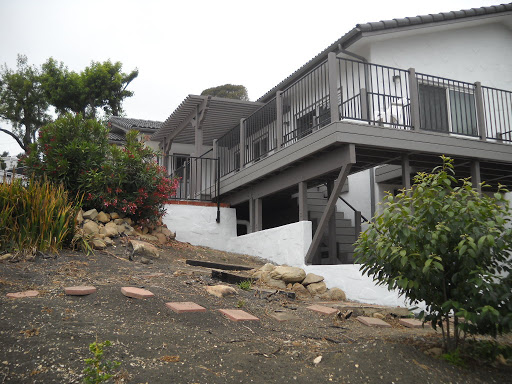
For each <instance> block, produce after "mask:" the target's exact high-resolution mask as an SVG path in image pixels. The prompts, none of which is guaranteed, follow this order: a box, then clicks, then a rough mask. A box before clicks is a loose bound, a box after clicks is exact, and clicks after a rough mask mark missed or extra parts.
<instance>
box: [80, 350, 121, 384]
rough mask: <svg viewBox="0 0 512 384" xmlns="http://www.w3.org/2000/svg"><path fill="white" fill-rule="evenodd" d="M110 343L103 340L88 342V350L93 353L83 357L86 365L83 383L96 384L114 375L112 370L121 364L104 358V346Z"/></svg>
mask: <svg viewBox="0 0 512 384" xmlns="http://www.w3.org/2000/svg"><path fill="white" fill-rule="evenodd" d="M110 345H112V343H111V342H110V341H109V340H105V341H104V342H103V343H97V342H94V343H91V344H89V351H91V353H92V354H93V357H92V358H89V359H85V364H86V367H85V369H84V374H85V376H84V380H83V381H84V383H85V384H96V383H102V382H105V381H107V380H109V379H110V378H112V377H113V376H114V372H113V371H114V370H115V369H116V368H117V367H119V366H120V365H121V363H120V362H119V361H109V360H104V358H103V354H104V351H103V350H104V349H105V347H109V346H110Z"/></svg>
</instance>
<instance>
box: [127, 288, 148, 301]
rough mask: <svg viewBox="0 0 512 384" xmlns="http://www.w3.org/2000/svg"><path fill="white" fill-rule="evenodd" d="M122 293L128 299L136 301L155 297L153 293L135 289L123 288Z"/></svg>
mask: <svg viewBox="0 0 512 384" xmlns="http://www.w3.org/2000/svg"><path fill="white" fill-rule="evenodd" d="M121 293H122V294H123V295H125V296H127V297H131V298H134V299H147V298H150V297H153V296H155V295H154V294H153V292H150V291H148V290H147V289H142V288H135V287H122V288H121Z"/></svg>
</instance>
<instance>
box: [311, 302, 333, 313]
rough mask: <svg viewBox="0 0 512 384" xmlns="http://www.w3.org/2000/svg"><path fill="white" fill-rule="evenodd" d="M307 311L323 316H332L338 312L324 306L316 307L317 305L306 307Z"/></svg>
mask: <svg viewBox="0 0 512 384" xmlns="http://www.w3.org/2000/svg"><path fill="white" fill-rule="evenodd" d="M306 309H310V310H312V311H315V312H318V313H321V314H322V315H332V314H334V313H336V312H338V310H337V309H335V308H332V307H326V306H323V305H316V304H315V305H310V306H309V307H306Z"/></svg>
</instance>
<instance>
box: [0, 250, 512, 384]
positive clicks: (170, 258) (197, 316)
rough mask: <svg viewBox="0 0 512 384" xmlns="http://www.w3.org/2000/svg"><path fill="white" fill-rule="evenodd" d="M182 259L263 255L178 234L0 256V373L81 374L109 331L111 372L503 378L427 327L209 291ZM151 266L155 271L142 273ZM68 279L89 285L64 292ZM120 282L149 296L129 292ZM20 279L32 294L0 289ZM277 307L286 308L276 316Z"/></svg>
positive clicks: (169, 376) (0, 379)
mask: <svg viewBox="0 0 512 384" xmlns="http://www.w3.org/2000/svg"><path fill="white" fill-rule="evenodd" d="M47 256H51V255H47ZM186 259H195V260H208V261H217V262H222V263H232V264H243V265H250V266H259V265H262V264H263V263H264V262H263V261H262V260H259V259H256V258H252V257H248V256H240V255H234V254H229V253H224V252H219V251H213V250H211V249H208V248H202V247H193V246H190V245H188V244H183V243H179V242H170V243H169V244H168V245H167V246H165V247H163V251H162V257H161V258H160V259H158V260H155V262H154V263H153V264H150V265H146V264H141V263H139V262H136V261H128V260H127V257H126V247H124V246H123V245H121V244H118V245H117V247H116V248H115V249H113V248H109V251H108V252H104V251H96V253H95V255H89V256H86V255H84V254H81V253H78V252H70V251H66V252H62V253H61V254H60V255H59V256H57V257H55V258H53V257H50V258H44V257H41V256H39V257H38V258H37V259H36V260H35V261H33V262H20V263H9V262H3V263H0V271H1V274H0V295H1V297H0V345H1V348H0V383H79V382H81V381H82V378H83V374H82V370H83V369H84V367H85V365H84V359H85V358H88V357H91V355H90V352H89V350H88V346H89V344H90V343H91V342H93V341H95V340H97V341H100V342H101V341H105V340H110V341H112V345H111V346H110V347H109V348H108V349H107V351H106V354H105V358H106V359H107V360H117V361H120V362H121V366H120V372H119V373H118V375H117V376H116V382H125V383H239V382H244V383H248V382H251V383H278V382H279V383H288V382H297V383H324V382H335V383H507V382H508V383H512V367H510V366H505V365H500V364H472V365H471V366H469V367H465V368H461V367H457V366H453V365H451V364H449V363H448V362H446V361H444V360H442V359H438V358H434V357H431V356H429V355H427V354H425V353H424V351H425V350H427V349H429V348H432V347H435V346H440V345H441V337H440V335H439V334H438V333H436V332H434V331H433V330H432V329H415V330H412V329H408V328H404V327H402V326H401V325H399V324H398V321H397V320H396V319H392V318H388V319H387V321H388V322H390V323H391V324H392V325H393V327H392V328H389V329H376V328H368V327H366V326H364V325H362V324H361V323H360V322H359V321H357V320H355V317H356V316H352V317H351V318H350V319H348V320H346V321H341V320H339V319H338V318H337V317H336V316H335V315H330V316H326V315H320V314H318V313H315V312H312V311H310V310H308V309H306V307H307V306H308V305H311V304H312V302H311V301H300V300H297V299H295V300H292V299H286V298H284V297H283V296H279V295H269V294H268V293H263V294H256V292H255V291H243V290H240V289H239V288H237V291H238V294H237V295H236V296H234V297H227V298H222V299H221V298H217V297H214V296H212V295H210V294H208V293H206V290H205V286H207V285H211V284H217V283H219V282H218V281H214V280H212V279H211V278H210V270H209V269H207V268H201V267H191V266H188V265H186V264H185V260H186ZM153 273H163V275H161V276H156V277H149V276H147V275H150V274H153ZM76 285H94V286H95V287H96V288H97V289H98V290H97V292H96V293H94V294H91V295H88V296H81V297H78V296H66V295H65V294H64V291H63V288H64V287H67V286H76ZM123 286H134V287H139V288H145V289H148V290H150V291H151V292H153V293H154V294H155V297H153V298H150V299H145V300H137V299H130V298H127V297H125V296H123V295H122V294H121V291H120V288H121V287H123ZM234 287H236V286H234ZM29 289H36V290H38V291H40V295H39V296H38V297H33V298H23V299H8V298H7V297H6V294H7V293H9V292H18V291H23V290H29ZM171 301H193V302H195V303H197V304H200V305H202V306H204V307H206V308H207V309H208V311H207V312H203V313H186V314H177V313H174V312H173V311H172V310H170V309H168V308H167V307H166V306H165V303H166V302H171ZM333 304H336V303H333ZM222 308H228V309H236V308H240V309H243V310H245V311H247V312H249V313H251V314H253V315H255V316H257V317H258V318H259V319H260V321H258V322H234V321H231V320H229V319H227V318H226V317H224V316H223V315H222V314H221V313H219V312H218V311H217V309H222ZM275 313H288V314H291V315H294V316H295V317H296V319H294V320H289V321H284V322H278V321H276V320H275V319H274V318H272V317H271V315H272V314H275ZM319 356H321V357H322V358H321V361H320V362H319V363H318V364H315V363H314V362H313V361H314V360H315V359H316V361H318V360H319V359H318V357H319Z"/></svg>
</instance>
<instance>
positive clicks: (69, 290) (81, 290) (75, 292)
mask: <svg viewBox="0 0 512 384" xmlns="http://www.w3.org/2000/svg"><path fill="white" fill-rule="evenodd" d="M64 292H66V295H71V296H85V295H90V294H91V293H96V288H95V287H93V286H87V285H80V286H77V287H65V288H64Z"/></svg>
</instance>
